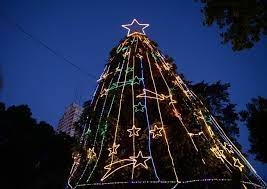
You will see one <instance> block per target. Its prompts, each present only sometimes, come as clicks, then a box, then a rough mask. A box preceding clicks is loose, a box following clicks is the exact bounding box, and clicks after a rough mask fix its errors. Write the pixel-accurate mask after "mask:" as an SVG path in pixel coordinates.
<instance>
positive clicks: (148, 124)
mask: <svg viewBox="0 0 267 189" xmlns="http://www.w3.org/2000/svg"><path fill="white" fill-rule="evenodd" d="M140 65H141V72H142V78H144V69H143V59H142V58H140ZM144 80H145V78H144V79H143V80H142V83H143V87H144V89H145V88H146V85H145V81H144ZM146 96H147V95H146V91H145V112H146V121H147V128H148V150H149V155H150V157H151V161H152V165H153V168H154V173H155V176H156V177H157V179H158V181H160V178H159V177H158V173H157V170H156V166H155V164H154V159H153V156H152V152H151V136H150V133H149V130H150V122H149V118H148V112H147V111H148V110H147V97H146Z"/></svg>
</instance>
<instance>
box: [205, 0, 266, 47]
mask: <svg viewBox="0 0 267 189" xmlns="http://www.w3.org/2000/svg"><path fill="white" fill-rule="evenodd" d="M201 3H202V4H203V7H202V10H201V12H202V13H203V16H204V21H203V24H204V25H205V26H211V25H212V24H213V23H216V24H217V25H218V27H219V29H220V31H221V33H220V36H221V37H222V43H223V44H226V43H230V44H231V46H232V49H233V50H234V51H241V50H245V49H249V48H252V47H253V46H254V44H255V43H257V42H258V41H260V40H261V39H262V38H263V37H264V35H266V34H267V1H266V0H201Z"/></svg>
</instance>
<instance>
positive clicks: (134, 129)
mask: <svg viewBox="0 0 267 189" xmlns="http://www.w3.org/2000/svg"><path fill="white" fill-rule="evenodd" d="M140 130H141V128H139V127H136V126H135V125H133V127H132V128H131V129H127V131H128V132H129V133H130V134H129V137H132V136H139V133H138V132H139V131H140Z"/></svg>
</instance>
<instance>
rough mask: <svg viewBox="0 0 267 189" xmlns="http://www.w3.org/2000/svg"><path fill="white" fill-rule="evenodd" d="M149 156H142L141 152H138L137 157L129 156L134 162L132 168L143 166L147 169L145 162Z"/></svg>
mask: <svg viewBox="0 0 267 189" xmlns="http://www.w3.org/2000/svg"><path fill="white" fill-rule="evenodd" d="M150 158H151V157H150V156H143V154H142V152H141V151H139V152H138V154H137V156H130V159H132V160H133V161H134V168H136V167H138V166H139V165H141V166H143V167H144V168H146V169H148V166H147V164H146V162H147V161H148V160H149V159H150Z"/></svg>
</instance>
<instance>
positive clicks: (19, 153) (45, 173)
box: [0, 103, 75, 189]
mask: <svg viewBox="0 0 267 189" xmlns="http://www.w3.org/2000/svg"><path fill="white" fill-rule="evenodd" d="M74 145H75V140H74V139H73V138H71V137H69V136H68V135H66V134H63V133H59V134H57V133H56V132H55V131H54V129H53V127H52V126H51V125H49V124H47V123H46V122H43V121H41V122H37V121H36V120H35V119H34V118H33V117H32V113H31V110H30V108H29V107H28V106H27V105H19V106H10V107H8V108H6V107H5V105H4V103H0V148H1V149H0V150H1V156H0V159H1V161H0V164H1V165H0V167H1V175H2V176H1V177H0V178H1V179H0V180H1V188H8V189H13V188H20V189H23V188H27V189H33V188H36V189H37V188H38V189H48V188H49V189H54V188H55V189H60V188H64V187H65V186H64V185H65V184H66V178H67V176H68V173H69V170H70V166H71V164H72V149H73V147H74Z"/></svg>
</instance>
